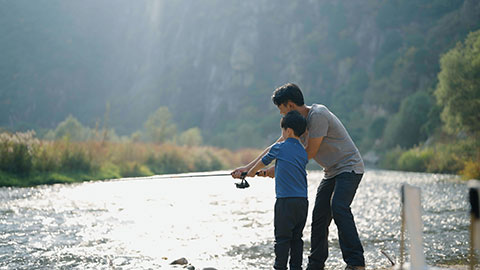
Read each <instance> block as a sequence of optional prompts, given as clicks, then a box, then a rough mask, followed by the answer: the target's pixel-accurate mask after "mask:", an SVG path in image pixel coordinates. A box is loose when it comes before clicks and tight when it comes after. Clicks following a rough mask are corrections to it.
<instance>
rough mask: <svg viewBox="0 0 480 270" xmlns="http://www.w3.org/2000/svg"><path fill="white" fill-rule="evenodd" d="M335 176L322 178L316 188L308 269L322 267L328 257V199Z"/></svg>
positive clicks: (329, 216) (329, 209)
mask: <svg viewBox="0 0 480 270" xmlns="http://www.w3.org/2000/svg"><path fill="white" fill-rule="evenodd" d="M334 188H335V178H331V179H323V180H322V182H320V185H319V186H318V189H317V196H316V198H315V205H314V207H313V216H312V237H311V241H312V248H311V250H310V256H308V267H307V269H308V270H317V269H323V267H324V266H325V261H326V260H327V257H328V226H329V225H330V222H331V221H332V212H331V207H330V199H331V197H332V192H333V189H334Z"/></svg>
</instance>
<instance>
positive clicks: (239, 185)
mask: <svg viewBox="0 0 480 270" xmlns="http://www.w3.org/2000/svg"><path fill="white" fill-rule="evenodd" d="M255 175H258V172H257V173H255ZM245 177H247V172H242V174H241V176H240V179H241V181H240V183H235V186H236V187H237V188H240V189H245V188H248V187H250V184H249V183H248V182H247V180H245Z"/></svg>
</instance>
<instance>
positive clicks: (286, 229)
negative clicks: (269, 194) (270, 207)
mask: <svg viewBox="0 0 480 270" xmlns="http://www.w3.org/2000/svg"><path fill="white" fill-rule="evenodd" d="M287 205H288V200H287V199H277V201H276V202H275V213H274V215H275V216H274V219H273V223H274V226H275V246H274V250H275V263H274V265H273V268H274V269H282V270H283V269H284V270H286V269H287V262H288V255H289V252H290V241H291V240H292V228H293V225H292V224H291V222H290V218H289V214H290V213H289V211H288V207H287Z"/></svg>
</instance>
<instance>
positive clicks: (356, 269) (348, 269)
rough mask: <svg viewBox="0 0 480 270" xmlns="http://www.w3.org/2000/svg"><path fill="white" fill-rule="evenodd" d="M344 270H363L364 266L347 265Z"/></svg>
mask: <svg viewBox="0 0 480 270" xmlns="http://www.w3.org/2000/svg"><path fill="white" fill-rule="evenodd" d="M345 270H365V266H353V265H347V267H345Z"/></svg>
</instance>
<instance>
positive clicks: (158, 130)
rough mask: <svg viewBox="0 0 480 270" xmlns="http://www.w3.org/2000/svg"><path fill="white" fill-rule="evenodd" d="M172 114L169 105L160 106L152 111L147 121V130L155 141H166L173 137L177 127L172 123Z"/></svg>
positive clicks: (149, 136)
mask: <svg viewBox="0 0 480 270" xmlns="http://www.w3.org/2000/svg"><path fill="white" fill-rule="evenodd" d="M171 118H172V115H171V114H170V111H169V110H168V108H167V107H160V108H158V109H157V110H156V111H155V112H154V113H152V114H151V115H150V116H149V117H148V120H147V121H146V122H145V124H144V126H145V130H146V135H147V137H148V138H149V139H150V140H151V141H152V142H155V143H159V144H160V143H164V142H166V141H168V140H170V139H172V138H173V137H174V136H175V134H176V132H177V128H176V126H175V124H173V123H171V121H170V119H171Z"/></svg>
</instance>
